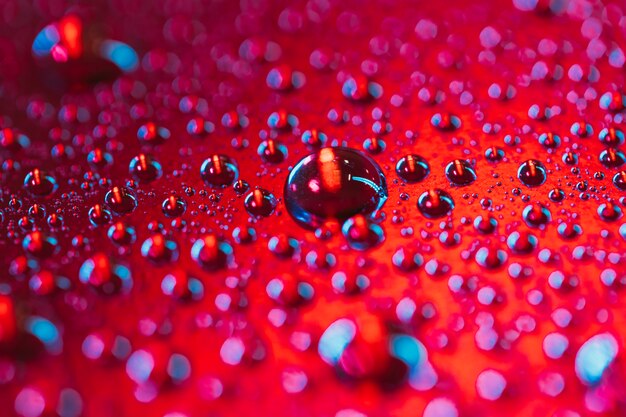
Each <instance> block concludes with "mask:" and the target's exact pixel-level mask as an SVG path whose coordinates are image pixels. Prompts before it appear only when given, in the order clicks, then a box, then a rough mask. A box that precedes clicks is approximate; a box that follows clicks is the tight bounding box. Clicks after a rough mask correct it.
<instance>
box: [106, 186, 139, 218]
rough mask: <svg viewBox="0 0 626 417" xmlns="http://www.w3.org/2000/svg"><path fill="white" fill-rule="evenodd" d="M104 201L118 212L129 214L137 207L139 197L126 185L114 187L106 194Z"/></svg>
mask: <svg viewBox="0 0 626 417" xmlns="http://www.w3.org/2000/svg"><path fill="white" fill-rule="evenodd" d="M104 202H105V203H106V205H107V206H109V208H110V209H111V210H112V211H113V212H114V213H116V214H127V213H130V212H132V211H133V210H135V208H136V207H137V199H136V198H135V196H134V195H132V194H131V192H130V191H129V190H128V189H127V188H124V187H113V188H112V189H111V190H110V191H109V192H108V193H106V195H105V196H104Z"/></svg>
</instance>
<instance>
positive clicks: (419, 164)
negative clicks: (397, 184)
mask: <svg viewBox="0 0 626 417" xmlns="http://www.w3.org/2000/svg"><path fill="white" fill-rule="evenodd" d="M396 173H397V174H398V176H399V177H400V178H401V179H403V180H404V181H406V182H408V183H414V182H420V181H423V180H424V179H425V178H426V177H427V176H428V174H430V166H429V165H428V162H426V160H425V159H424V158H422V157H421V156H419V155H412V154H411V155H406V156H403V157H402V158H400V160H399V161H398V163H397V164H396Z"/></svg>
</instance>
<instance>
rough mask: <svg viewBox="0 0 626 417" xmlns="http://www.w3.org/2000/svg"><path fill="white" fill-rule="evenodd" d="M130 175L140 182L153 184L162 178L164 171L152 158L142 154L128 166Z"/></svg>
mask: <svg viewBox="0 0 626 417" xmlns="http://www.w3.org/2000/svg"><path fill="white" fill-rule="evenodd" d="M128 173H129V174H130V175H132V177H133V178H134V179H136V180H138V181H144V182H152V181H154V180H157V179H159V178H161V176H162V175H163V169H162V168H161V164H160V163H159V162H157V161H156V160H155V159H154V158H153V157H152V156H150V155H146V154H143V153H141V154H139V155H137V156H135V157H134V158H133V159H132V160H131V161H130V164H128Z"/></svg>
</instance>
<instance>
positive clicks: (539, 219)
mask: <svg viewBox="0 0 626 417" xmlns="http://www.w3.org/2000/svg"><path fill="white" fill-rule="evenodd" d="M522 217H523V218H524V221H525V222H526V224H527V225H528V226H529V227H542V226H545V225H546V224H548V223H549V222H550V220H552V215H551V214H550V210H548V208H547V207H546V206H544V205H543V204H541V203H533V204H529V205H528V206H526V207H524V211H523V212H522Z"/></svg>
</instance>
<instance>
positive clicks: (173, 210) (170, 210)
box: [161, 195, 187, 218]
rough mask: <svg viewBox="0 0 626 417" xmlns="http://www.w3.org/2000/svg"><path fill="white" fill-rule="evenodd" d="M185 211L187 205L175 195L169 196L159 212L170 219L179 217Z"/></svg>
mask: <svg viewBox="0 0 626 417" xmlns="http://www.w3.org/2000/svg"><path fill="white" fill-rule="evenodd" d="M186 210H187V203H186V202H185V200H184V199H183V198H182V197H180V196H176V195H170V196H169V197H167V198H166V199H165V200H163V203H162V204H161V211H163V214H165V216H167V217H170V218H174V217H180V216H182V215H183V214H185V211H186Z"/></svg>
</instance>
